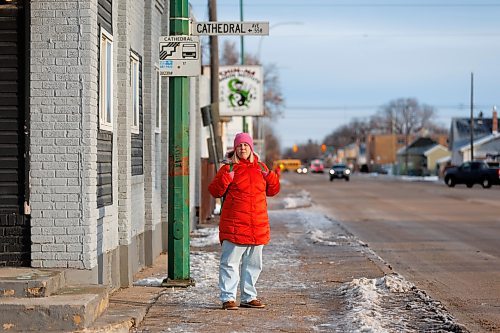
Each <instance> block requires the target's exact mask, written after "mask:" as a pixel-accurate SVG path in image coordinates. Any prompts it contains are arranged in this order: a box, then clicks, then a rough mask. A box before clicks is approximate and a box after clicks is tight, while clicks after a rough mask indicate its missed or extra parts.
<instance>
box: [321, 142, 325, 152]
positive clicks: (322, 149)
mask: <svg viewBox="0 0 500 333" xmlns="http://www.w3.org/2000/svg"><path fill="white" fill-rule="evenodd" d="M321 151H322V152H323V153H324V152H325V151H326V145H325V144H324V143H323V144H322V145H321Z"/></svg>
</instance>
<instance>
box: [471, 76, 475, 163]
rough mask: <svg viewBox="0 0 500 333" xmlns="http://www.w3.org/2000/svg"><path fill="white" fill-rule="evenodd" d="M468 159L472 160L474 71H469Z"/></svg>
mask: <svg viewBox="0 0 500 333" xmlns="http://www.w3.org/2000/svg"><path fill="white" fill-rule="evenodd" d="M470 160H471V161H473V160H474V73H470Z"/></svg>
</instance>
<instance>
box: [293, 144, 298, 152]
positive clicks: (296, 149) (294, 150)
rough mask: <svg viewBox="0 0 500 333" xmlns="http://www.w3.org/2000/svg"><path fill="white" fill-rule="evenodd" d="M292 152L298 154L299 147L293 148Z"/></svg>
mask: <svg viewBox="0 0 500 333" xmlns="http://www.w3.org/2000/svg"><path fill="white" fill-rule="evenodd" d="M292 151H293V152H294V153H296V152H298V151H299V147H297V145H293V147H292Z"/></svg>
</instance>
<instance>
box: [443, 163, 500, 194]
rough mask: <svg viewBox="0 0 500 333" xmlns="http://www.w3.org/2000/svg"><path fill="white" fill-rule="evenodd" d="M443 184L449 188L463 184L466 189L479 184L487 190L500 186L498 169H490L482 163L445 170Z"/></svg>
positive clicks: (466, 164)
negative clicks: (492, 186)
mask: <svg viewBox="0 0 500 333" xmlns="http://www.w3.org/2000/svg"><path fill="white" fill-rule="evenodd" d="M444 182H445V183H446V185H448V186H449V187H454V186H455V185H456V184H465V185H467V187H472V186H474V184H481V185H482V186H483V187H484V188H489V187H491V185H500V169H499V168H496V167H490V166H489V165H488V164H487V163H486V162H484V161H472V162H465V163H462V165H460V166H459V167H451V168H448V169H446V170H445V172H444Z"/></svg>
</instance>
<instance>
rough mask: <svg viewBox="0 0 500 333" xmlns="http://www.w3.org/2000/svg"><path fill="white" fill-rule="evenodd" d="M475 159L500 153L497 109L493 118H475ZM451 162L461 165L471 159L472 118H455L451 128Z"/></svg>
mask: <svg viewBox="0 0 500 333" xmlns="http://www.w3.org/2000/svg"><path fill="white" fill-rule="evenodd" d="M472 133H473V137H474V159H475V160H478V159H480V160H485V159H487V158H488V157H489V156H493V155H497V154H500V144H499V142H498V141H499V138H498V137H499V134H498V118H497V113H496V111H494V112H493V114H492V118H475V119H474V122H473V132H472ZM450 150H451V152H452V155H451V164H453V165H460V164H461V163H463V162H466V161H469V160H470V159H471V123H470V118H453V119H452V120H451V128H450Z"/></svg>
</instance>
